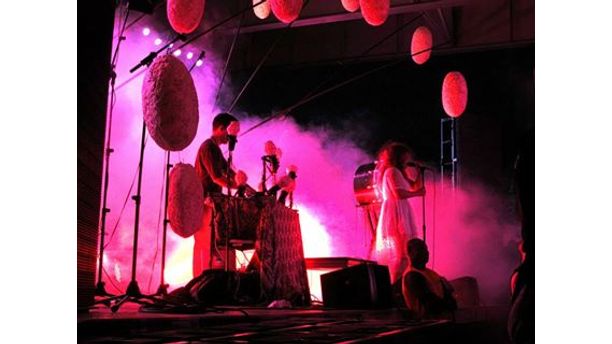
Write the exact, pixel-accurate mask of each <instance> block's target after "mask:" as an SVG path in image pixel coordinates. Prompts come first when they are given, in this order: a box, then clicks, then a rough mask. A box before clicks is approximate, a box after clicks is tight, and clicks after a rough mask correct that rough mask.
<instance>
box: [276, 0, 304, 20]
mask: <svg viewBox="0 0 612 344" xmlns="http://www.w3.org/2000/svg"><path fill="white" fill-rule="evenodd" d="M269 2H270V7H271V8H272V13H274V15H275V16H276V18H278V20H280V21H281V22H283V23H285V24H289V23H291V22H292V21H294V20H296V19H297V18H298V17H299V16H300V11H301V10H302V5H303V4H304V1H303V0H269Z"/></svg>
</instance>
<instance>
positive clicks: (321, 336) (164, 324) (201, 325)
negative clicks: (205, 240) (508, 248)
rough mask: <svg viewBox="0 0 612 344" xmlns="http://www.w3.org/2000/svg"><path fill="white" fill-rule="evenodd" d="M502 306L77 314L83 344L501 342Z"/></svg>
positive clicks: (129, 307)
mask: <svg viewBox="0 0 612 344" xmlns="http://www.w3.org/2000/svg"><path fill="white" fill-rule="evenodd" d="M506 312H507V308H506V307H503V306H501V307H478V308H473V309H469V310H460V311H459V312H458V313H457V317H456V321H455V322H451V321H446V320H440V321H421V322H416V321H411V320H408V319H406V317H405V316H404V313H403V312H401V311H399V310H394V309H389V310H329V309H322V308H308V309H305V308H304V309H267V308H251V307H242V308H238V307H220V308H217V309H216V310H213V309H211V310H210V312H206V313H200V314H166V313H143V312H139V306H138V305H134V304H126V305H124V306H123V307H122V308H121V309H120V310H119V312H117V313H114V314H113V313H112V312H110V310H109V309H108V308H106V307H102V306H100V307H98V308H94V309H92V310H90V311H89V313H84V314H79V315H78V339H79V342H82V343H103V342H104V343H108V342H129V343H227V342H230V343H288V342H302V343H400V342H401V343H467V342H469V343H506V342H507V340H506V339H505V333H504V324H505V314H506Z"/></svg>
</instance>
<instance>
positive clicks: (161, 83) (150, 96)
mask: <svg viewBox="0 0 612 344" xmlns="http://www.w3.org/2000/svg"><path fill="white" fill-rule="evenodd" d="M142 111H143V115H144V121H145V124H146V126H147V130H148V131H149V135H151V137H152V138H153V140H154V141H155V143H157V145H158V146H160V147H161V148H163V149H165V150H169V151H180V150H183V149H184V148H185V147H187V146H189V144H190V143H191V142H192V141H193V139H194V138H195V136H196V132H197V130H198V120H199V113H198V94H197V93H196V89H195V85H194V83H193V79H192V78H191V74H189V71H188V70H187V68H186V67H185V65H183V63H182V62H181V61H180V60H179V59H178V58H176V57H174V56H172V55H164V56H160V57H158V58H156V59H155V61H153V64H151V67H149V70H148V71H147V74H146V75H145V77H144V80H143V83H142Z"/></svg>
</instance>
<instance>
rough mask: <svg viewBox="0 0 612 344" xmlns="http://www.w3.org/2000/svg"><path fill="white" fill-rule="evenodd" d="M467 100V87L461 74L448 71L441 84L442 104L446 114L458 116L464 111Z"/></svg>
mask: <svg viewBox="0 0 612 344" xmlns="http://www.w3.org/2000/svg"><path fill="white" fill-rule="evenodd" d="M467 100H468V88H467V83H466V82H465V78H464V77H463V74H461V73H460V72H449V73H448V74H446V76H445V77H444V83H443V84H442V106H443V107H444V111H445V112H446V114H447V115H449V116H451V117H459V116H461V115H462V114H463V111H465V107H466V106H467Z"/></svg>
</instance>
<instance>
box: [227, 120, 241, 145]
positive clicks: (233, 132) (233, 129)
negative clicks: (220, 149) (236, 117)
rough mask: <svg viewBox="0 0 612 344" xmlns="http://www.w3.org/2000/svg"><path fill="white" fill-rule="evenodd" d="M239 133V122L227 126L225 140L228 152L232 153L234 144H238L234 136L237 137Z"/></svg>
mask: <svg viewBox="0 0 612 344" xmlns="http://www.w3.org/2000/svg"><path fill="white" fill-rule="evenodd" d="M239 132H240V122H238V121H232V122H231V123H230V125H228V126H227V138H228V140H229V150H230V152H233V151H234V148H236V142H238V140H237V139H236V136H238V133H239Z"/></svg>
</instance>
